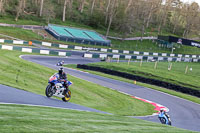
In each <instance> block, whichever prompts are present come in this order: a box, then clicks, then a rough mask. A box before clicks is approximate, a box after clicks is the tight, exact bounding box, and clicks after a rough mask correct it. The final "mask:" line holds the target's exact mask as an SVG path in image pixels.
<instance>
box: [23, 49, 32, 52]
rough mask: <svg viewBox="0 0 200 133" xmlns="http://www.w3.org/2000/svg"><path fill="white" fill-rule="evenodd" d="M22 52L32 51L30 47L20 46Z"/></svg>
mask: <svg viewBox="0 0 200 133" xmlns="http://www.w3.org/2000/svg"><path fill="white" fill-rule="evenodd" d="M22 52H28V53H32V49H31V48H22Z"/></svg>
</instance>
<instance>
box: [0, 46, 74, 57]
mask: <svg viewBox="0 0 200 133" xmlns="http://www.w3.org/2000/svg"><path fill="white" fill-rule="evenodd" d="M0 49H5V50H16V51H21V52H27V53H38V54H43V55H57V56H71V53H70V52H60V51H56V50H44V49H38V48H30V47H18V46H10V45H1V44H0Z"/></svg>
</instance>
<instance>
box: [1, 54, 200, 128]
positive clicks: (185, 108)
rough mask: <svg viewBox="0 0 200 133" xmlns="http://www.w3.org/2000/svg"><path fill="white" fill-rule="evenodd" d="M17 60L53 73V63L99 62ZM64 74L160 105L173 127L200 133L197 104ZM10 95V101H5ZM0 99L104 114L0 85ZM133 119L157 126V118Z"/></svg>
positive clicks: (39, 58) (101, 79) (90, 76)
mask: <svg viewBox="0 0 200 133" xmlns="http://www.w3.org/2000/svg"><path fill="white" fill-rule="evenodd" d="M21 58H23V59H24V60H27V61H31V62H35V63H38V64H40V65H44V66H46V67H49V68H52V69H56V70H57V69H58V68H59V67H58V66H56V65H55V64H56V63H57V62H58V61H60V60H64V61H65V64H86V63H92V62H98V61H100V60H99V59H87V58H82V57H81V56H80V54H76V55H73V54H72V56H71V57H68V58H66V57H52V56H22V57H21ZM65 72H67V73H68V74H70V75H72V76H75V77H78V78H81V79H84V80H87V81H90V82H93V83H96V84H99V85H103V86H105V87H108V88H111V89H115V90H118V91H121V92H124V93H127V94H130V95H133V96H137V97H140V98H144V99H147V100H150V101H153V102H156V103H159V104H161V105H164V106H166V107H167V108H169V113H168V114H169V115H170V116H171V120H172V125H173V126H175V127H179V128H183V129H188V130H193V131H200V104H196V103H193V102H190V101H187V100H184V99H181V98H178V97H175V96H171V95H168V94H165V93H162V92H159V91H156V90H152V89H149V88H145V87H141V86H137V85H134V84H130V83H125V82H121V81H117V80H113V79H109V78H105V77H101V76H97V75H93V74H89V73H86V72H82V71H77V70H73V69H68V68H65ZM72 82H73V81H72ZM11 95H12V99H10V98H8V97H10V96H11ZM0 96H1V97H0V102H4V103H19V104H33V105H42V106H53V107H60V108H71V109H76V110H85V111H94V112H100V113H106V112H102V111H98V110H95V109H91V108H87V107H83V106H80V105H76V104H72V103H70V102H68V103H65V102H63V101H61V100H56V99H52V98H46V97H45V96H41V95H36V94H33V93H30V92H26V91H23V90H18V89H14V88H11V87H7V86H2V85H0ZM136 118H139V119H144V120H148V121H153V122H158V123H159V120H158V118H157V116H146V117H136Z"/></svg>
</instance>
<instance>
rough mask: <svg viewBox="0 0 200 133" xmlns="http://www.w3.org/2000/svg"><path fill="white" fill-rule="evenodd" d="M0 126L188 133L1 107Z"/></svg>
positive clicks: (5, 129)
mask: <svg viewBox="0 0 200 133" xmlns="http://www.w3.org/2000/svg"><path fill="white" fill-rule="evenodd" d="M13 110H14V111H13ZM0 125H1V126H0V132H2V133H12V132H14V133H21V132H40V133H43V132H45V133H47V132H48V133H49V132H67V133H78V132H81V133H90V132H92V133H94V132H98V133H130V132H134V133H149V132H152V133H192V131H188V130H183V129H178V128H175V127H169V126H166V125H162V124H157V123H152V122H148V121H144V120H139V119H134V118H129V117H122V116H117V115H106V114H100V113H93V112H84V111H75V110H67V109H55V108H48V107H33V106H23V105H3V104H0Z"/></svg>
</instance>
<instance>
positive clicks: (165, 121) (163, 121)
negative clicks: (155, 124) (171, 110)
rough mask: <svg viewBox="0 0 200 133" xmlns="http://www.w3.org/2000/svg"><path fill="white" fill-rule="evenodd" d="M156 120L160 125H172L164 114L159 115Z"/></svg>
mask: <svg viewBox="0 0 200 133" xmlns="http://www.w3.org/2000/svg"><path fill="white" fill-rule="evenodd" d="M158 118H159V120H160V122H161V123H162V124H166V125H172V122H171V119H170V117H169V115H168V114H166V113H159V114H158Z"/></svg>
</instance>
